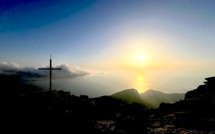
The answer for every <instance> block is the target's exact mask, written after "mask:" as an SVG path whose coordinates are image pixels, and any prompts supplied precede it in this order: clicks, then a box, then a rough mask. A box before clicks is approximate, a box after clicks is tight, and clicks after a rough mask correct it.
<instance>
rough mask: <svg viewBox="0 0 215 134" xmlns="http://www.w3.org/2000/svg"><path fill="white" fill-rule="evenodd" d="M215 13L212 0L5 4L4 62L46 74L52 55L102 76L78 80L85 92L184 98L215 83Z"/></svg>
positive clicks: (0, 16) (4, 0) (0, 24)
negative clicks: (213, 78)
mask: <svg viewBox="0 0 215 134" xmlns="http://www.w3.org/2000/svg"><path fill="white" fill-rule="evenodd" d="M214 5H215V1H213V0H174V1H173V0H162V1H161V0H99V1H90V0H86V1H84V0H74V1H72V0H63V1H62V0H48V1H47V0H1V1H0V62H6V63H16V64H19V65H20V66H23V67H24V66H33V67H40V66H41V65H47V64H48V60H49V55H50V53H51V54H52V57H53V64H55V65H60V64H70V65H73V66H79V67H80V68H85V69H89V70H93V71H97V72H99V73H101V75H96V76H89V77H84V78H83V79H81V78H78V79H75V80H73V81H79V82H80V83H81V84H80V85H81V86H80V85H79V87H80V88H84V91H85V90H89V91H91V90H92V92H98V94H111V93H114V92H116V91H120V90H123V89H127V88H135V89H138V91H139V92H144V91H146V90H147V89H154V90H159V91H162V92H167V93H173V92H186V91H188V90H192V89H194V88H196V87H197V86H198V85H200V84H202V83H203V81H204V78H205V77H210V76H213V75H215V60H214V57H215V52H214V50H215V38H214V37H215V32H214V31H215V15H214V14H215V8H214ZM83 81H84V83H85V84H83ZM77 83H78V82H76V86H75V87H78V84H77ZM64 85H65V84H64ZM83 85H84V86H85V87H84V86H83ZM71 86H72V85H71ZM71 86H70V87H71ZM73 86H74V85H73ZM59 88H60V87H59ZM62 88H64V87H62ZM87 88H89V89H87ZM82 90H83V89H82ZM84 91H83V92H84Z"/></svg>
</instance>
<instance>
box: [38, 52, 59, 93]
mask: <svg viewBox="0 0 215 134" xmlns="http://www.w3.org/2000/svg"><path fill="white" fill-rule="evenodd" d="M38 70H49V73H50V78H49V79H50V82H49V91H50V92H51V91H52V70H61V68H53V67H52V57H51V55H50V66H49V68H38Z"/></svg>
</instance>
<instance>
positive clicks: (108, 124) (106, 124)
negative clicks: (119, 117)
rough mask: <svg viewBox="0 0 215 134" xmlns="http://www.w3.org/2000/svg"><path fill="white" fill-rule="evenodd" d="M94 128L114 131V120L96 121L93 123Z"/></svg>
mask: <svg viewBox="0 0 215 134" xmlns="http://www.w3.org/2000/svg"><path fill="white" fill-rule="evenodd" d="M95 128H96V129H98V130H100V131H114V130H115V122H114V121H112V120H101V121H97V122H96V124H95Z"/></svg>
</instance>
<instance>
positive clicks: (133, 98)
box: [111, 89, 151, 106]
mask: <svg viewBox="0 0 215 134" xmlns="http://www.w3.org/2000/svg"><path fill="white" fill-rule="evenodd" d="M111 97H113V98H115V99H118V100H121V101H124V102H127V103H139V104H143V105H146V106H151V105H150V104H149V103H147V102H146V101H144V100H143V99H142V97H141V96H140V94H139V93H138V91H137V90H136V89H125V90H123V91H120V92H117V93H115V94H113V95H111Z"/></svg>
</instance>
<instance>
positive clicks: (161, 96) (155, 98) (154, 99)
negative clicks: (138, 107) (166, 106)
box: [140, 89, 185, 107]
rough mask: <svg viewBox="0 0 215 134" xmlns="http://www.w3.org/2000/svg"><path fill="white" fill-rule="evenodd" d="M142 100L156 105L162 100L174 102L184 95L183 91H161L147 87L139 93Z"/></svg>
mask: <svg viewBox="0 0 215 134" xmlns="http://www.w3.org/2000/svg"><path fill="white" fill-rule="evenodd" d="M140 96H141V97H142V99H143V100H145V101H147V102H149V103H151V104H153V105H155V106H156V107H158V106H159V105H160V104H161V103H162V102H164V103H175V102H176V101H179V100H182V99H184V97H185V93H170V94H168V93H163V92H161V91H156V90H153V89H149V90H147V91H145V92H143V93H140Z"/></svg>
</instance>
